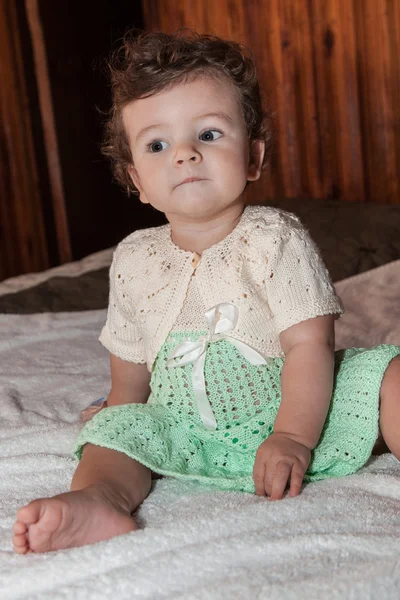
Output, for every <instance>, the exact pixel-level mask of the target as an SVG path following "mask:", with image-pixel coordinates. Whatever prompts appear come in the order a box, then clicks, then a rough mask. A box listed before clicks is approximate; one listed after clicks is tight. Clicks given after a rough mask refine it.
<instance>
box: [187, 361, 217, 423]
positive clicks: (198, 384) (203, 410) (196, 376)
mask: <svg viewBox="0 0 400 600" xmlns="http://www.w3.org/2000/svg"><path fill="white" fill-rule="evenodd" d="M204 363H205V353H204V354H202V356H200V357H199V358H198V360H196V362H195V363H194V365H193V371H192V381H193V391H194V395H195V397H196V402H197V408H198V410H199V414H200V418H201V420H202V421H203V425H204V427H206V429H210V430H214V431H215V429H217V421H216V420H215V416H214V413H213V411H212V408H211V405H210V401H209V400H208V398H207V392H206V382H205V379H204Z"/></svg>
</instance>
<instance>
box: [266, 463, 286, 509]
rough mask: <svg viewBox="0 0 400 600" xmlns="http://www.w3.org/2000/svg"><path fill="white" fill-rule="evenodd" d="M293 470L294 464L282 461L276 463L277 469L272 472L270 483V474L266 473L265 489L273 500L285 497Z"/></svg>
mask: <svg viewBox="0 0 400 600" xmlns="http://www.w3.org/2000/svg"><path fill="white" fill-rule="evenodd" d="M291 472H292V464H290V463H287V462H283V461H281V462H279V463H278V464H277V465H276V467H275V471H274V473H273V474H272V483H270V478H269V476H268V474H266V476H265V484H266V485H265V490H266V492H267V494H268V495H269V497H270V499H271V500H280V499H281V498H283V494H284V493H285V490H286V485H287V483H288V481H289V479H290V474H291ZM268 490H270V491H268Z"/></svg>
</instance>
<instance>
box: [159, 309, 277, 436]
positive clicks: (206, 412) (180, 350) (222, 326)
mask: <svg viewBox="0 0 400 600" xmlns="http://www.w3.org/2000/svg"><path fill="white" fill-rule="evenodd" d="M205 316H206V319H207V323H208V327H209V333H208V335H207V336H202V337H200V338H199V339H198V340H197V341H196V342H192V341H190V340H187V341H185V342H182V343H181V344H178V346H176V348H175V349H174V350H173V351H172V352H171V354H170V356H169V359H168V361H167V367H169V368H173V367H182V366H184V365H188V364H191V363H193V370H192V382H193V390H194V394H195V397H196V402H197V408H198V410H199V413H200V417H201V420H202V421H203V424H204V426H205V427H206V429H211V430H215V429H216V428H217V422H216V420H215V416H214V413H213V411H212V409H211V405H210V402H209V400H208V398H207V392H206V383H205V379H204V363H205V359H206V351H207V347H208V345H209V344H211V343H212V342H218V341H219V340H227V341H228V342H230V343H231V344H232V345H233V346H235V347H236V348H237V349H238V350H239V352H240V353H241V354H242V355H243V356H244V358H246V359H247V360H248V361H249V362H250V363H251V364H252V365H266V364H268V362H269V360H266V359H265V358H264V357H263V356H262V355H261V354H260V353H259V352H257V350H254V349H253V348H251V347H250V346H248V345H247V344H245V343H244V342H240V341H239V340H236V339H234V338H232V337H231V336H230V335H229V332H230V331H232V330H233V329H235V327H236V324H237V321H238V309H237V307H236V306H234V305H233V304H228V303H222V304H217V305H216V306H214V307H213V308H210V309H209V310H207V311H206V314H205ZM179 357H181V359H180V360H178V361H177V360H175V359H176V358H179Z"/></svg>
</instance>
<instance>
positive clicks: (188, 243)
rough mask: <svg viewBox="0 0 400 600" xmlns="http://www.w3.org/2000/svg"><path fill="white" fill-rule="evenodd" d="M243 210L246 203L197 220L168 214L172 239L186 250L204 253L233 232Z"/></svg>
mask: <svg viewBox="0 0 400 600" xmlns="http://www.w3.org/2000/svg"><path fill="white" fill-rule="evenodd" d="M243 210H244V204H243V203H241V204H237V205H235V206H232V207H229V208H227V209H226V211H224V212H223V213H221V214H219V215H218V216H215V217H211V218H209V219H204V220H201V221H196V222H193V221H186V220H185V219H183V218H181V217H176V216H175V215H166V217H167V219H168V221H169V222H170V225H171V237H172V241H173V242H174V244H176V245H177V246H179V248H182V250H185V251H186V252H196V253H197V254H202V253H203V252H204V250H207V248H211V246H214V244H218V242H220V241H221V240H223V239H224V238H226V236H227V235H229V234H230V233H232V231H233V230H234V229H235V227H236V225H237V224H238V223H239V221H240V219H241V216H242V213H243Z"/></svg>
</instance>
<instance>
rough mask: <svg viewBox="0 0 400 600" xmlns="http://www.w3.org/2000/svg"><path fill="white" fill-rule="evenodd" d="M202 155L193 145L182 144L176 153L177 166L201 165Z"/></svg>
mask: <svg viewBox="0 0 400 600" xmlns="http://www.w3.org/2000/svg"><path fill="white" fill-rule="evenodd" d="M200 161H201V154H200V152H199V151H198V150H197V148H196V147H195V146H194V145H193V144H181V145H180V146H179V148H177V150H176V153H175V164H176V165H183V164H184V163H186V162H191V163H195V164H196V163H199V162H200Z"/></svg>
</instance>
